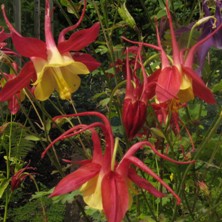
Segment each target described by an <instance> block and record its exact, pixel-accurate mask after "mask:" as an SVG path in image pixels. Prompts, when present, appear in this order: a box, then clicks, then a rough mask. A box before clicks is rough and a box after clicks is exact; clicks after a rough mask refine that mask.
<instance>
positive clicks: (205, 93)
mask: <svg viewBox="0 0 222 222" xmlns="http://www.w3.org/2000/svg"><path fill="white" fill-rule="evenodd" d="M166 12H167V17H168V20H169V26H170V34H171V39H172V51H173V58H172V61H171V62H172V64H170V62H169V60H168V57H167V54H166V52H165V51H164V49H163V48H162V45H161V41H160V36H159V31H158V28H157V25H156V30H157V41H158V45H159V47H158V48H156V49H157V50H160V52H161V60H162V61H161V64H162V67H161V69H159V70H157V71H156V72H155V73H154V74H153V75H156V76H157V83H156V97H157V100H158V101H159V102H160V103H164V102H167V101H169V100H172V99H179V100H180V102H181V103H184V102H188V101H190V100H192V99H193V98H194V96H197V97H199V98H200V99H203V100H204V101H205V102H207V103H210V104H214V103H215V102H216V101H215V98H214V96H213V94H212V92H211V91H210V89H209V88H207V87H206V85H205V83H204V82H203V80H202V79H201V78H200V77H199V76H198V74H197V73H196V72H195V71H194V70H193V68H192V64H193V58H194V54H195V52H196V51H197V49H198V48H199V47H201V46H202V44H203V43H204V42H206V41H207V40H208V39H210V38H211V37H212V36H213V35H214V34H215V33H217V32H218V30H219V29H221V28H222V24H221V25H220V26H219V27H218V28H217V29H216V30H214V31H213V32H212V33H210V34H209V35H208V36H206V37H205V38H203V39H201V40H200V41H199V42H197V43H196V44H195V45H194V46H192V47H191V48H190V49H189V50H185V49H181V50H180V49H179V47H178V44H177V41H176V37H175V33H174V28H173V23H172V18H171V14H170V11H169V8H168V0H167V1H166ZM124 39H126V38H124ZM127 41H129V42H132V43H136V44H143V45H144V46H148V47H151V46H150V44H147V43H142V42H135V41H130V40H127ZM152 48H154V47H153V46H152Z"/></svg>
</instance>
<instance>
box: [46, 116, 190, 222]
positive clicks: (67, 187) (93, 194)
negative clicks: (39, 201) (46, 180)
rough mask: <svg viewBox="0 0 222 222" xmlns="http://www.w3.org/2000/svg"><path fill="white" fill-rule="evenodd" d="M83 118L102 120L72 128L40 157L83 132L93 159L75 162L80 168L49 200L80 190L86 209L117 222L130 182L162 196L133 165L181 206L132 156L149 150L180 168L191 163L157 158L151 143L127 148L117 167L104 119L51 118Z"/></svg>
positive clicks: (126, 202)
mask: <svg viewBox="0 0 222 222" xmlns="http://www.w3.org/2000/svg"><path fill="white" fill-rule="evenodd" d="M85 115H94V116H97V117H99V118H101V120H102V122H96V123H92V124H90V125H85V124H80V125H77V126H74V127H72V128H71V129H69V130H67V131H66V132H64V133H63V134H62V135H60V136H59V137H58V138H57V139H55V140H54V141H53V142H51V144H50V145H49V146H48V147H47V148H46V149H45V151H44V153H43V154H42V157H44V155H45V154H46V152H47V151H48V150H49V148H50V147H52V146H53V145H54V144H55V143H56V142H58V141H60V140H64V139H65V138H69V137H72V136H75V135H77V134H80V133H82V132H84V131H86V130H88V131H91V134H92V141H93V156H92V159H91V160H82V161H78V162H77V163H78V164H80V167H79V168H78V169H77V170H76V171H74V172H72V173H70V174H69V175H67V176H66V177H64V178H63V179H62V180H61V181H60V182H59V183H58V185H57V186H56V187H55V189H54V191H53V193H52V194H51V195H50V196H51V197H53V196H58V195H62V194H66V193H69V192H71V191H74V190H76V189H80V191H81V192H82V195H83V199H84V201H85V203H86V204H87V205H88V206H90V207H92V208H95V209H99V210H103V211H104V213H105V215H106V217H107V219H108V221H109V222H120V221H121V220H122V219H123V217H124V215H125V213H126V211H127V210H128V209H129V207H130V204H131V201H132V200H131V199H132V198H131V195H132V193H131V192H130V191H131V187H132V182H133V183H135V184H136V185H137V186H139V187H140V188H142V189H145V190H147V191H148V192H149V193H151V194H152V195H154V196H156V197H163V196H165V195H164V194H163V193H161V192H160V191H158V190H157V189H156V188H155V187H154V186H153V185H151V183H149V182H148V181H147V180H146V179H144V178H142V177H140V176H139V175H138V174H137V173H136V170H135V168H134V167H133V165H134V166H136V167H137V168H139V169H141V170H142V171H144V172H145V173H146V174H148V175H150V176H151V177H153V178H154V179H156V180H157V181H158V182H159V183H161V184H162V185H163V187H165V188H166V189H167V190H168V191H169V192H170V193H172V194H173V196H174V197H175V198H176V199H177V203H180V198H179V197H178V196H177V195H176V194H175V193H174V191H173V190H172V189H171V188H170V187H169V186H168V185H167V184H166V183H165V182H164V181H163V180H162V179H161V178H160V177H159V176H157V175H156V174H155V173H154V172H153V171H152V170H151V169H150V168H149V167H148V166H146V165H145V164H144V163H143V162H142V161H141V160H139V159H138V158H137V157H135V156H134V154H135V153H136V151H137V150H139V149H142V148H144V147H145V146H148V147H150V148H151V149H152V150H153V151H154V153H155V154H156V155H158V156H159V157H161V158H163V159H165V160H168V161H171V162H174V163H181V164H187V163H192V162H193V161H189V162H178V161H175V160H172V159H170V158H169V157H167V156H165V155H163V154H160V153H159V152H158V151H157V150H156V149H155V147H154V146H153V145H152V144H151V143H150V142H148V141H143V142H138V143H136V144H134V145H133V146H132V147H130V148H129V149H128V151H127V152H126V153H125V155H124V156H123V158H122V159H121V160H120V162H119V163H117V162H116V160H115V157H116V151H117V147H118V143H115V144H114V138H113V134H112V131H111V126H110V123H109V121H108V120H107V118H106V117H105V116H103V115H102V114H100V113H97V112H85V113H79V114H72V115H64V116H58V117H55V118H54V121H55V120H57V119H61V118H67V117H75V116H85ZM95 127H100V128H101V129H102V132H103V134H104V137H105V145H106V149H105V151H104V152H103V150H102V147H101V143H100V135H98V133H97V131H96V130H95Z"/></svg>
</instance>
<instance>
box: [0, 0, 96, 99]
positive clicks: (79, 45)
mask: <svg viewBox="0 0 222 222" xmlns="http://www.w3.org/2000/svg"><path fill="white" fill-rule="evenodd" d="M85 9H86V0H85V1H84V8H83V11H82V15H81V17H80V19H79V21H78V22H77V23H76V24H75V25H73V26H70V27H67V28H65V29H63V30H62V31H61V33H60V35H59V39H58V45H56V43H55V41H54V39H53V35H52V31H51V20H50V7H49V0H45V42H43V41H41V40H39V39H35V38H30V37H23V36H21V35H20V34H19V33H18V32H17V31H16V30H15V29H14V27H13V26H12V24H11V23H10V22H9V20H8V18H7V16H6V13H5V9H4V5H2V11H3V15H4V19H5V21H6V23H7V25H8V27H9V29H10V31H11V37H12V41H13V44H14V46H15V48H16V50H17V51H18V52H19V53H20V54H21V55H22V56H24V57H28V58H30V60H31V61H30V62H27V63H26V64H25V65H24V67H23V69H22V70H21V73H20V74H19V75H18V76H17V77H16V78H15V79H14V80H13V81H10V82H9V83H7V84H6V86H5V87H4V88H3V89H2V91H1V92H0V101H6V100H8V99H9V98H10V97H11V96H12V95H13V94H16V92H18V91H19V90H21V89H22V88H24V87H27V86H28V85H29V84H30V80H32V81H33V85H35V88H34V95H35V97H36V98H37V99H38V100H46V99H48V98H49V96H50V95H51V94H52V92H53V91H54V90H56V91H57V92H58V93H59V95H60V98H61V99H70V98H71V94H72V93H73V92H75V91H76V90H77V89H78V88H79V86H80V82H81V80H80V77H79V76H78V75H79V74H88V73H90V71H91V70H94V69H95V68H97V67H98V66H99V65H100V64H99V63H98V62H97V61H96V60H95V59H93V58H92V56H90V55H88V54H84V53H80V52H78V51H80V50H82V49H83V48H85V47H86V46H88V45H89V44H90V43H92V42H93V41H95V39H96V38H97V36H98V33H99V28H100V25H99V23H95V24H94V25H93V26H92V27H91V28H88V29H84V30H81V31H77V32H75V33H73V34H71V35H70V37H69V38H68V39H65V35H66V34H67V33H68V32H69V31H72V30H74V29H76V28H77V27H78V26H79V24H80V23H81V21H82V19H83V17H84V14H85ZM73 52H75V53H74V55H72V53H73Z"/></svg>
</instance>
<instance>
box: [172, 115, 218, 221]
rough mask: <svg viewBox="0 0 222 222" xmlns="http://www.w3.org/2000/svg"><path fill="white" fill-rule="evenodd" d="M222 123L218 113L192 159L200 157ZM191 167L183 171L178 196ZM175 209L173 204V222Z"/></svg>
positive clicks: (190, 165)
mask: <svg viewBox="0 0 222 222" xmlns="http://www.w3.org/2000/svg"><path fill="white" fill-rule="evenodd" d="M221 122H222V111H220V113H219V115H218V117H216V118H215V120H214V122H213V124H212V126H211V127H210V129H209V130H208V132H207V134H206V137H205V138H204V140H203V142H202V143H201V144H200V147H199V149H198V150H197V151H196V153H195V155H194V158H193V159H197V158H198V156H199V155H200V153H201V151H202V150H203V148H204V147H205V145H206V144H207V143H208V142H209V140H210V139H211V137H212V136H213V134H214V133H215V131H216V130H217V129H218V127H219V126H220V124H221ZM191 167H192V164H189V165H188V166H187V168H186V169H185V171H184V174H183V177H182V179H181V181H180V184H179V190H178V192H177V193H178V195H179V196H180V194H181V192H182V187H183V184H184V182H185V179H186V176H187V174H188V172H189V170H190V168H191ZM176 209H177V205H176V204H175V206H174V214H173V218H172V221H174V220H175V217H176Z"/></svg>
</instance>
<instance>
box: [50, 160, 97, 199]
mask: <svg viewBox="0 0 222 222" xmlns="http://www.w3.org/2000/svg"><path fill="white" fill-rule="evenodd" d="M100 168H101V166H100V165H99V164H95V163H89V164H86V165H84V166H81V167H80V168H79V169H78V170H76V171H74V172H73V173H70V174H69V175H67V176H66V177H64V178H63V179H62V180H61V181H60V182H59V183H58V184H57V186H56V187H55V189H54V191H53V193H52V194H51V195H50V197H54V196H58V195H61V194H66V193H69V192H72V191H74V190H76V189H78V188H80V186H82V185H83V184H84V183H85V182H87V181H88V180H90V179H91V178H93V177H94V176H96V175H97V174H98V172H99V171H100Z"/></svg>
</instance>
